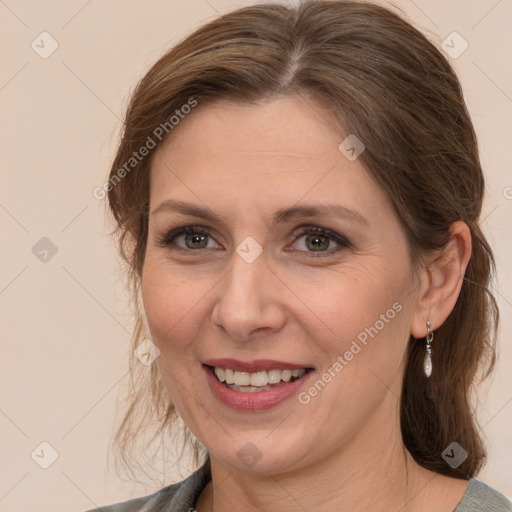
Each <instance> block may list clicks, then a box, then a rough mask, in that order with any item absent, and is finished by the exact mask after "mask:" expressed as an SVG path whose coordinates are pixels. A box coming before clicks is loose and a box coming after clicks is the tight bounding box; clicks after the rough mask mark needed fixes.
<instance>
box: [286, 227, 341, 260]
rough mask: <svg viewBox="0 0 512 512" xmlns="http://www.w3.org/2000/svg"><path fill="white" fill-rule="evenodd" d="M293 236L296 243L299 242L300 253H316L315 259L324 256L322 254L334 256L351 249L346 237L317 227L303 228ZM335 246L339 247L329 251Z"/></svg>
mask: <svg viewBox="0 0 512 512" xmlns="http://www.w3.org/2000/svg"><path fill="white" fill-rule="evenodd" d="M293 236H294V243H296V242H299V243H298V245H299V251H302V252H309V253H316V254H313V256H314V257H318V256H322V255H323V254H322V253H327V254H332V253H334V252H338V251H340V250H342V249H344V248H349V247H351V244H350V242H349V241H348V240H347V239H346V238H345V237H343V236H341V235H339V234H338V233H335V232H334V231H331V230H330V229H325V228H320V227H316V226H308V227H305V228H301V230H300V231H299V232H295V233H293ZM304 237H305V238H304ZM303 238H304V239H303ZM302 239H303V240H302ZM333 245H337V247H336V248H334V249H333V250H329V249H332V247H331V246H333Z"/></svg>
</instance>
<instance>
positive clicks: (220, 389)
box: [203, 365, 313, 412]
mask: <svg viewBox="0 0 512 512" xmlns="http://www.w3.org/2000/svg"><path fill="white" fill-rule="evenodd" d="M203 368H204V370H205V372H206V379H207V380H208V384H209V385H210V389H211V390H212V393H213V394H214V395H215V398H217V400H219V401H220V402H222V403H223V404H224V405H226V406H227V407H230V408H231V409H237V410H239V411H256V412H257V411H266V410H268V409H272V408H273V407H276V406H277V405H279V404H280V403H281V402H284V401H285V400H286V399H287V398H290V397H291V396H293V395H294V394H296V393H297V391H298V390H299V388H300V387H301V386H302V385H303V384H304V383H305V382H306V381H307V380H308V379H309V377H310V376H311V374H312V373H313V372H312V371H307V372H306V373H305V374H304V375H303V376H302V377H301V378H300V379H297V380H295V381H293V382H290V383H289V384H284V385H281V386H278V387H276V388H273V389H269V390H268V391H255V392H254V393H243V392H241V391H234V390H233V389H229V388H228V387H227V386H225V385H224V384H223V383H222V382H220V381H219V380H218V379H217V377H215V375H214V374H213V372H212V370H211V368H210V367H209V366H206V365H203Z"/></svg>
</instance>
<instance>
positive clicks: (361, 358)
mask: <svg viewBox="0 0 512 512" xmlns="http://www.w3.org/2000/svg"><path fill="white" fill-rule="evenodd" d="M409 278H410V277H409V267H408V262H407V260H404V261H401V259H400V260H399V261H398V264H394V263H393V264H386V265H383V261H382V260H381V259H378V258H367V259H366V261H365V262H364V263H363V262H362V263H361V265H357V266H356V265H355V264H353V265H350V268H349V266H346V267H345V268H344V269H343V273H336V274H330V273H329V276H328V278H327V281H328V282H325V283H319V284H318V288H315V289H316V290H317V292H315V293H314V294H313V295H312V294H311V290H310V294H309V297H310V299H309V300H308V302H310V303H311V304H312V305H313V308H312V309H313V310H314V313H315V314H316V316H317V317H318V318H320V319H321V320H322V322H321V330H320V331H318V335H317V336H316V339H317V342H318V343H321V344H322V348H323V349H324V351H325V352H326V353H328V354H329V360H328V361H326V363H325V364H326V365H327V367H329V365H331V364H334V363H335V361H337V360H338V359H337V358H338V356H342V357H343V362H342V364H343V365H344V369H345V366H346V367H347V370H348V369H349V368H348V366H350V367H351V368H352V369H351V370H350V373H351V372H358V373H359V372H364V371H365V370H366V371H368V370H369V369H372V368H373V369H374V370H375V371H376V372H383V374H389V375H391V374H392V372H394V371H396V369H397V367H398V365H399V364H400V362H401V360H402V357H403V352H404V350H405V347H406V344H407V340H408V338H409V316H410V302H411V299H412V295H411V294H410V280H409ZM321 290H323V293H322V292H321ZM326 290H328V293H326ZM300 293H302V294H304V293H306V291H305V290H302V292H300ZM320 333H324V335H321V334H320ZM344 373H347V371H344ZM352 376H354V375H352Z"/></svg>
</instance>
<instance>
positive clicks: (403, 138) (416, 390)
mask: <svg viewBox="0 0 512 512" xmlns="http://www.w3.org/2000/svg"><path fill="white" fill-rule="evenodd" d="M283 94H284V95H301V96H309V97H311V98H314V99H315V100H317V101H319V102H320V103H322V104H323V105H326V106H328V108H329V109H330V110H332V111H333V112H334V114H335V115H336V116H337V117H338V119H339V122H340V126H341V127H343V129H344V130H345V132H346V133H354V134H357V136H358V137H359V138H360V139H361V140H362V141H363V142H364V144H365V145H366V150H365V151H364V153H362V155H361V156H360V157H359V158H361V160H362V162H363V165H364V166H365V168H366V169H367V170H368V171H369V172H370V174H371V175H372V176H373V178H374V179H375V180H376V181H377V183H378V184H379V185H380V186H381V187H382V189H383V190H384V191H385V192H386V193H387V195H388V196H389V197H390V199H391V201H392V203H393V205H394V207H395V209H396V212H397V215H398V217H399V219H400V220H401V222H402V224H403V226H404V228H405V231H406V234H407V239H408V244H409V249H410V252H411V258H412V261H413V263H415V264H418V262H421V256H422V255H423V254H425V253H426V251H430V250H437V249H441V248H443V246H444V245H445V244H446V242H447V241H448V238H449V228H450V225H451V224H452V223H453V222H455V221H458V220H461V221H463V222H465V223H466V224H467V225H468V226H469V229H470V231H471V236H472V256H471V259H470V262H469V265H468V267H467V271H466V274H465V277H464V281H463V285H462V290H461V292H460V296H459V298H458V300H457V303H456V305H455V307H454V309H453V311H452V313H451V314H450V316H449V317H448V319H447V320H446V321H445V322H444V324H443V325H441V326H439V327H438V328H437V330H436V332H435V347H436V349H435V350H434V351H433V366H434V368H435V372H434V373H433V374H432V376H431V378H430V379H427V378H425V377H424V374H423V370H422V362H423V358H424V353H425V352H424V346H423V344H422V343H419V342H417V340H416V339H415V338H413V337H412V336H411V338H410V340H409V348H408V354H407V363H406V370H405V375H404V381H403V390H402V397H401V429H402V436H403V441H404V444H405V446H406V448H407V449H408V450H409V452H410V453H411V455H412V456H413V457H414V459H415V460H416V461H417V462H418V463H419V464H420V465H422V466H423V467H425V468H427V469H430V470H432V471H435V472H438V473H442V474H446V475H450V476H453V477H458V478H465V477H468V476H473V475H475V474H476V473H477V472H478V471H479V469H480V468H481V466H482V464H483V461H484V458H485V450H484V447H483V443H482V441H481V438H480V435H479V432H478V429H477V425H476V421H475V418H474V414H473V410H472V407H471V404H470V398H471V395H470V392H471V391H472V385H473V383H474V380H475V376H476V375H477V373H478V370H479V369H480V370H482V376H483V377H486V376H488V375H489V373H490V372H491V370H492V369H493V366H494V363H495V348H494V344H495V338H496V327H497V322H498V309H497V305H496V301H495V299H494V297H493V295H492V294H491V293H490V291H489V284H490V280H491V278H492V277H493V274H494V259H493V255H492V251H491V249H490V247H489V245H488V244H487V242H486V240H485V238H484V236H483V234H482V232H481V230H480V227H479V216H480V213H481V208H482V200H483V194H484V178H483V174H482V169H481V167H480V162H479V156H478V148H477V141H476V136H475V132H474V129H473V126H472V123H471V120H470V117H469V114H468V111H467V109H466V105H465V103H464V99H463V94H462V91H461V87H460V84H459V82H458V80H457V77H456V75H455V73H454V71H453V70H452V68H451V66H450V64H449V63H448V62H447V60H446V59H445V57H444V56H443V55H442V54H441V52H440V51H439V50H438V49H437V48H436V47H435V46H434V45H433V44H432V43H430V42H429V41H428V40H427V38H426V37H425V36H424V35H422V33H421V32H419V31H418V30H417V29H415V28H414V27H413V26H411V25H410V24H409V23H407V22H406V21H404V20H402V19H401V18H400V17H399V16H398V15H396V14H394V13H393V12H391V11H390V10H388V9H385V8H382V7H379V6H377V5H375V4H371V3H366V2H358V1H343V0H340V1H328V0H327V1H322V0H318V1H304V2H302V3H301V4H300V5H298V6H287V7H285V6H282V5H278V4H262V5H255V6H252V7H246V8H242V9H239V10H237V11H234V12H231V13H229V14H227V15H224V16H221V17H220V18H218V19H216V20H214V21H212V22H210V23H208V24H206V25H204V26H202V27H201V28H199V29H198V30H197V31H195V32H194V33H192V34H191V35H190V36H188V37H187V38H186V39H184V40H183V41H182V42H181V43H179V44H178V45H177V46H175V47H174V48H172V49H171V50H170V51H169V52H168V53H166V54H165V55H164V56H163V57H162V58H161V59H160V60H158V62H157V63H156V64H155V65H154V66H153V67H152V68H151V69H150V70H149V72H148V73H147V74H146V75H145V76H144V78H143V79H142V80H141V81H140V83H139V84H138V86H137V88H136V90H135V91H134V93H133V95H132V98H131V102H130V104H129V108H128V111H127V114H126V119H125V123H124V132H123V135H122V140H121V142H120V145H119V148H118V151H117V155H116V157H115V160H114V162H113V165H112V169H111V173H110V179H111V186H109V191H108V200H109V205H110V208H111V211H112V214H113V217H114V219H115V222H116V228H117V232H118V234H119V248H120V251H121V254H122V256H123V258H124V260H125V262H126V263H127V268H128V271H129V274H130V276H129V277H130V282H131V285H132V292H133V294H134V296H135V298H136V299H137V300H136V308H137V311H136V313H137V323H136V327H135V332H134V336H133V347H135V346H136V345H137V344H138V343H139V342H140V341H141V340H142V339H144V337H146V333H145V330H144V326H143V320H142V317H141V314H140V313H141V309H140V298H139V293H140V278H141V273H142V268H143V264H144V254H145V247H146V239H147V225H148V205H149V178H150V167H151V157H152V155H153V154H154V152H155V151H156V149H154V150H152V153H151V154H150V155H149V156H148V157H147V158H143V159H141V161H140V162H137V163H136V164H135V165H133V169H130V171H129V172H127V173H123V176H124V177H123V178H122V179H117V180H116V181H115V182H114V181H113V178H114V177H116V176H117V177H118V178H119V170H120V169H121V168H122V167H123V166H125V168H126V162H128V161H129V160H130V158H131V157H132V155H133V153H134V152H137V151H138V150H140V148H141V147H142V146H143V145H144V144H146V142H147V141H148V140H149V139H148V137H150V138H152V139H154V138H155V137H154V134H155V133H159V132H155V130H156V129H157V127H159V126H162V123H165V122H167V121H168V120H169V119H170V117H171V116H172V115H173V113H175V112H176V110H179V109H181V108H182V106H183V105H185V104H187V103H189V102H190V100H191V98H193V99H194V101H197V102H198V104H199V105H200V106H202V105H204V104H207V103H208V102H210V101H213V100H215V99H228V100H233V101H239V102H246V103H256V102H258V101H260V100H263V99H268V98H272V97H274V96H276V95H283ZM189 104H190V103H189ZM167 128H168V129H166V132H169V135H167V136H168V137H172V131H171V128H170V126H169V124H167ZM152 134H153V135H152ZM159 145H160V142H158V144H157V149H158V147H159ZM130 368H131V371H132V375H133V378H132V381H131V382H132V386H133V387H134V391H133V395H132V398H131V403H130V407H129V409H128V411H127V413H126V414H125V416H124V419H123V421H122V423H121V424H120V426H119V429H118V431H117V435H116V442H117V446H118V448H119V449H120V452H121V455H122V457H123V461H124V462H125V463H126V464H127V467H130V465H131V466H132V467H133V465H134V463H136V462H135V460H133V461H132V455H133V454H134V453H135V451H132V450H134V448H133V444H134V442H136V441H137V440H138V438H139V437H140V435H141V432H142V430H143V428H144V427H151V425H154V424H155V422H156V423H157V424H159V427H160V428H159V429H158V430H157V431H156V432H155V434H154V437H153V439H155V438H156V437H157V436H160V435H162V434H166V435H167V436H169V429H170V427H171V426H172V425H174V424H175V420H176V418H177V413H176V411H175V409H174V407H173V405H172V403H170V401H169V399H168V396H167V395H166V392H165V388H164V386H163V383H162V380H161V378H160V376H159V373H158V369H157V367H156V364H153V365H152V366H151V368H150V369H149V370H148V369H147V368H145V367H143V365H141V364H140V363H138V361H136V362H135V363H134V358H133V357H132V359H131V364H130ZM136 374H140V375H137V376H135V375H136ZM186 435H187V436H189V437H190V434H189V433H186ZM163 437H165V436H163ZM169 437H170V436H169ZM453 441H456V442H458V443H459V444H460V445H461V446H462V447H463V448H464V449H465V450H466V452H467V453H468V457H467V459H466V460H465V461H464V462H463V463H462V464H461V465H460V466H459V467H457V468H455V469H452V468H451V467H450V466H449V465H448V464H447V463H446V462H445V461H444V460H443V459H442V457H441V453H442V452H443V450H444V449H445V448H446V447H447V446H448V445H450V443H452V442H453ZM192 442H193V445H194V449H195V454H196V459H195V460H196V464H197V463H198V461H200V460H202V458H205V459H206V460H207V459H208V454H207V452H204V451H203V452H202V455H201V456H200V452H199V451H198V450H200V449H201V445H200V444H198V443H197V441H195V440H193V441H192ZM134 459H135V457H134Z"/></svg>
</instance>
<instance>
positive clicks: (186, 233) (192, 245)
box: [157, 226, 352, 257]
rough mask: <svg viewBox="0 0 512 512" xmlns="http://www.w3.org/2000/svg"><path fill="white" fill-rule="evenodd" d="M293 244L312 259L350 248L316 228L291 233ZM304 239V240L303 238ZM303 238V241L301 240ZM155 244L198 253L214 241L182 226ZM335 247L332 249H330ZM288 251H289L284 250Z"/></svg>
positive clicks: (332, 234)
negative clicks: (296, 244)
mask: <svg viewBox="0 0 512 512" xmlns="http://www.w3.org/2000/svg"><path fill="white" fill-rule="evenodd" d="M292 237H293V242H294V243H297V242H299V243H298V245H299V249H298V252H304V253H309V255H310V256H313V257H321V256H323V255H324V254H327V255H329V254H332V253H335V252H338V251H340V250H341V249H343V248H350V247H352V245H351V243H350V242H349V241H348V240H347V239H346V238H345V237H343V236H341V235H339V234H338V233H335V232H334V231H331V230H329V229H325V228H320V227H317V226H307V227H302V228H299V231H295V232H294V233H292ZM304 237H305V238H304ZM302 238H304V240H301V239H302ZM157 244H158V245H159V246H161V247H166V248H169V249H172V250H178V251H185V252H188V253H190V252H191V251H196V252H198V251H199V250H200V249H215V248H217V246H216V245H215V241H214V240H213V238H212V237H211V236H210V234H209V233H208V230H207V229H205V228H202V227H200V226H184V227H179V228H176V229H173V230H171V231H169V233H167V234H166V235H165V236H163V237H162V238H161V239H159V240H157ZM333 245H335V246H336V247H334V249H333V248H332V247H331V246H333ZM285 250H286V251H289V249H285Z"/></svg>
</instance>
